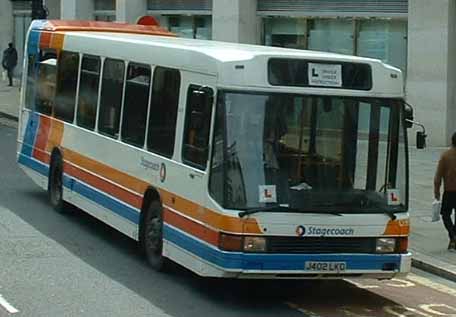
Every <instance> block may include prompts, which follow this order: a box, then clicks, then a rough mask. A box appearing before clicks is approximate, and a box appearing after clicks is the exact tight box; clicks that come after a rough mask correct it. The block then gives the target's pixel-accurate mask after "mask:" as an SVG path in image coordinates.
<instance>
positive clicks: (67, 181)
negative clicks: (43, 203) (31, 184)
mask: <svg viewBox="0 0 456 317" xmlns="http://www.w3.org/2000/svg"><path fill="white" fill-rule="evenodd" d="M18 161H19V163H21V164H23V165H25V166H27V167H29V168H31V169H33V170H34V171H36V172H38V173H40V174H41V175H43V176H45V177H48V175H49V166H48V165H46V164H44V163H41V162H40V161H38V160H36V159H33V158H30V157H29V156H26V155H24V154H20V155H19V160H18ZM63 186H65V187H66V188H68V189H70V190H73V191H74V192H76V193H78V194H80V195H81V196H84V197H85V198H87V199H89V200H91V201H93V202H95V203H97V204H99V205H101V206H103V207H105V208H107V209H108V210H110V211H112V212H113V213H115V214H117V215H119V216H121V217H122V218H124V219H126V220H128V221H130V222H133V223H135V224H139V212H138V211H137V210H136V209H135V208H133V207H130V206H129V205H126V204H124V203H122V202H120V201H118V200H116V199H114V198H112V197H110V196H108V195H106V194H105V193H103V192H100V191H98V190H96V189H93V188H91V187H89V186H87V185H86V184H84V183H81V182H79V181H78V180H77V179H74V178H72V177H69V176H67V175H64V177H63Z"/></svg>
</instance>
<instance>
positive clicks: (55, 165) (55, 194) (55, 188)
mask: <svg viewBox="0 0 456 317" xmlns="http://www.w3.org/2000/svg"><path fill="white" fill-rule="evenodd" d="M48 195H49V202H50V204H51V206H52V208H54V210H55V211H57V212H59V213H63V212H64V209H63V163H62V159H61V158H60V156H55V157H54V159H53V160H52V163H51V168H50V171H49V184H48Z"/></svg>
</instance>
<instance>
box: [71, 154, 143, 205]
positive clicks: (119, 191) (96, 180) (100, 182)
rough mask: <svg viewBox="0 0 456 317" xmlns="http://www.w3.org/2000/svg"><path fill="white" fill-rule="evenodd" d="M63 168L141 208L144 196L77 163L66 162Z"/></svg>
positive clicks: (97, 187) (91, 184)
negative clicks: (88, 170) (84, 168)
mask: <svg viewBox="0 0 456 317" xmlns="http://www.w3.org/2000/svg"><path fill="white" fill-rule="evenodd" d="M63 170H64V172H65V173H66V174H68V175H70V176H72V177H74V178H76V179H78V180H81V181H83V182H84V183H86V184H88V185H90V186H92V187H94V188H96V189H98V190H100V191H102V192H104V193H106V194H109V195H111V196H113V197H115V198H117V199H119V200H121V201H123V202H124V203H126V204H129V205H130V206H133V207H135V208H137V209H141V205H142V197H141V196H139V195H136V194H133V193H132V192H130V191H128V190H126V189H123V188H121V187H119V186H118V185H117V184H114V183H111V182H109V181H107V180H105V179H103V178H100V177H99V176H97V175H94V174H91V173H89V172H87V171H85V170H83V169H81V168H79V167H77V166H75V165H72V164H69V163H68V162H64V165H63Z"/></svg>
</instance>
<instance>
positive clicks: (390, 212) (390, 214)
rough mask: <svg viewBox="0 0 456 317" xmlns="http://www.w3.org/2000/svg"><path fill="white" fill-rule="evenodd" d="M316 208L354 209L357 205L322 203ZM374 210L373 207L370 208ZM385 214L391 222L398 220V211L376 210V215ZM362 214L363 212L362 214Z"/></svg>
mask: <svg viewBox="0 0 456 317" xmlns="http://www.w3.org/2000/svg"><path fill="white" fill-rule="evenodd" d="M314 206H315V207H326V208H334V207H342V208H347V207H352V208H357V207H356V205H354V204H353V203H348V202H347V203H321V204H316V205H314ZM369 208H372V207H369ZM379 212H383V213H384V214H386V215H388V216H389V217H390V218H391V220H396V219H397V217H396V212H397V211H392V210H385V209H381V208H378V209H376V211H375V213H379ZM361 213H362V212H361ZM366 213H374V212H372V211H366Z"/></svg>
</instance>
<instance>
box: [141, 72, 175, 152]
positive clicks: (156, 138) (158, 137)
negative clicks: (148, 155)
mask: <svg viewBox="0 0 456 317" xmlns="http://www.w3.org/2000/svg"><path fill="white" fill-rule="evenodd" d="M180 82H181V76H180V72H179V71H178V70H176V69H170V68H164V67H156V68H155V71H154V83H153V85H152V100H151V107H150V116H149V131H148V134H147V149H148V150H150V151H152V152H155V153H158V154H161V155H163V156H166V157H172V156H173V152H174V139H175V136H176V120H177V110H178V106H179V90H180Z"/></svg>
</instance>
